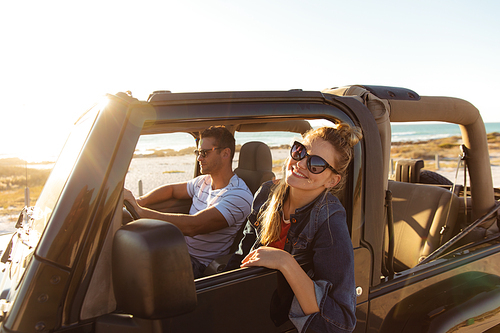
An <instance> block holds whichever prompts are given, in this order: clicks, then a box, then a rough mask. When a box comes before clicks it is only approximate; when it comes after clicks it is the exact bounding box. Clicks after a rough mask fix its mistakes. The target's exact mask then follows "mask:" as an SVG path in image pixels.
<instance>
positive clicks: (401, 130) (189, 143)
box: [0, 122, 500, 163]
mask: <svg viewBox="0 0 500 333" xmlns="http://www.w3.org/2000/svg"><path fill="white" fill-rule="evenodd" d="M485 127H486V133H492V132H500V123H485ZM391 129H392V141H393V142H405V141H426V140H432V139H441V138H446V137H450V136H455V135H461V133H460V128H459V126H458V125H455V124H449V123H428V122H427V123H394V124H391ZM235 137H236V144H241V145H242V144H244V143H246V142H248V141H253V140H257V141H262V142H265V143H267V144H268V145H269V146H270V147H280V146H282V145H288V144H290V143H291V142H293V141H294V140H297V139H300V136H299V135H298V134H293V133H280V132H262V133H259V134H258V135H255V134H251V133H236V136H235ZM63 144H64V142H62V143H61V147H60V148H59V147H54V149H53V150H52V151H47V152H46V154H44V156H43V158H40V157H38V158H31V159H30V157H29V156H26V154H24V155H22V154H16V153H15V152H14V153H13V152H12V151H10V152H5V151H2V146H1V145H0V163H1V160H2V159H6V158H19V159H23V160H27V161H28V162H30V163H36V162H38V163H40V162H54V161H55V160H56V159H57V156H58V154H59V151H60V149H61V148H62V145H63ZM194 146H195V142H194V139H193V137H192V136H190V135H189V134H185V133H174V134H169V135H148V136H143V137H141V138H140V139H139V142H138V143H137V147H136V151H137V153H139V154H149V153H152V152H153V151H154V150H156V149H166V148H169V149H173V150H177V151H179V150H181V149H184V148H189V147H194Z"/></svg>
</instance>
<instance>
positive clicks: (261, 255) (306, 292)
mask: <svg viewBox="0 0 500 333" xmlns="http://www.w3.org/2000/svg"><path fill="white" fill-rule="evenodd" d="M251 266H264V267H267V268H271V269H277V270H279V271H280V272H281V273H282V274H283V276H284V277H285V278H286V280H287V282H288V284H289V285H290V287H291V288H292V291H293V293H294V294H295V297H296V298H297V301H298V302H299V304H300V307H301V308H302V311H303V312H304V314H305V315H310V314H312V313H315V312H318V311H319V307H318V304H317V301H316V293H315V291H314V282H313V281H312V280H311V279H310V278H309V276H307V274H306V272H304V270H303V269H302V267H300V265H299V264H298V263H297V261H296V260H295V258H293V257H292V255H291V254H289V253H288V252H286V251H283V250H279V249H276V248H273V247H266V246H263V247H260V248H258V249H257V250H255V251H253V252H251V253H250V254H248V255H247V256H246V258H245V259H243V261H242V264H241V267H251Z"/></svg>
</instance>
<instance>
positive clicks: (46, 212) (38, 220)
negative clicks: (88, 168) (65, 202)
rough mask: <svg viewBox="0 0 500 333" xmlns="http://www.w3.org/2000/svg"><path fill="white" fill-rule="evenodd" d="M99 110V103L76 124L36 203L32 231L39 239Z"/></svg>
mask: <svg viewBox="0 0 500 333" xmlns="http://www.w3.org/2000/svg"><path fill="white" fill-rule="evenodd" d="M98 112H99V105H97V106H95V107H94V108H92V109H90V110H89V111H88V112H87V113H86V114H85V115H84V116H83V117H82V118H80V119H79V120H78V122H77V123H76V124H75V126H74V128H73V130H72V131H71V134H70V136H69V137H68V140H67V141H66V144H65V145H64V148H63V150H62V151H61V154H60V155H59V158H58V159H57V162H56V164H55V166H54V168H53V170H52V172H51V173H50V176H49V178H48V179H47V182H46V184H45V186H44V188H43V191H42V193H41V194H40V197H39V198H38V200H37V203H36V205H35V209H34V214H33V219H34V221H33V225H32V228H31V229H32V231H33V232H34V233H35V234H37V236H38V239H39V237H40V235H41V233H42V232H43V230H44V229H45V226H46V225H47V222H48V221H49V219H50V217H51V215H52V211H53V210H54V207H55V205H56V203H57V200H58V199H59V196H60V195H61V192H62V190H63V188H64V185H65V184H66V181H67V179H68V177H69V175H70V173H71V170H72V169H73V166H74V164H75V162H76V160H77V158H78V156H79V155H80V152H81V149H82V147H83V145H84V143H85V141H86V139H87V136H88V134H89V132H90V129H91V128H92V125H93V124H94V121H95V119H96V117H97V114H98ZM37 242H38V240H37Z"/></svg>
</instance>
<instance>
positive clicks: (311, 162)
mask: <svg viewBox="0 0 500 333" xmlns="http://www.w3.org/2000/svg"><path fill="white" fill-rule="evenodd" d="M290 156H291V157H292V158H293V159H294V160H295V161H301V160H303V159H304V158H306V157H307V169H308V170H309V171H310V172H311V173H314V174H318V173H322V172H323V171H325V170H326V169H327V168H328V169H330V170H332V171H333V172H334V173H336V174H337V175H338V174H339V172H338V171H337V170H335V169H334V168H333V167H332V166H331V165H330V164H328V162H327V161H325V160H324V159H323V158H322V157H319V156H318V155H309V154H308V153H307V149H306V147H305V146H304V145H303V144H302V143H300V142H297V141H295V142H294V143H293V145H292V148H291V149H290Z"/></svg>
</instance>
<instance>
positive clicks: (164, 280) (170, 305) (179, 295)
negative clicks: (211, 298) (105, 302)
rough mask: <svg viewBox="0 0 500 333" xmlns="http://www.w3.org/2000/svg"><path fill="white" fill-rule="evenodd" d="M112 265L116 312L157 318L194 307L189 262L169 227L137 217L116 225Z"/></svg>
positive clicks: (178, 235) (177, 234) (173, 228)
mask: <svg viewBox="0 0 500 333" xmlns="http://www.w3.org/2000/svg"><path fill="white" fill-rule="evenodd" d="M112 265H113V266H112V270H113V289H114V293H115V297H116V303H117V309H118V310H121V311H124V312H125V313H129V314H132V315H134V316H137V317H139V318H144V319H161V318H169V317H173V316H177V315H180V314H183V313H187V312H190V311H193V310H194V309H195V307H196V302H197V300H196V288H195V285H194V276H193V269H192V267H191V260H190V257H189V253H188V249H187V245H186V242H185V240H184V235H183V234H182V232H181V231H180V230H179V229H178V228H177V227H176V226H174V225H173V224H171V223H167V222H163V221H158V220H150V219H140V220H137V221H134V222H132V223H129V224H127V225H125V226H122V227H121V228H120V229H119V230H118V231H117V232H116V234H115V236H114V241H113V253H112Z"/></svg>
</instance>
